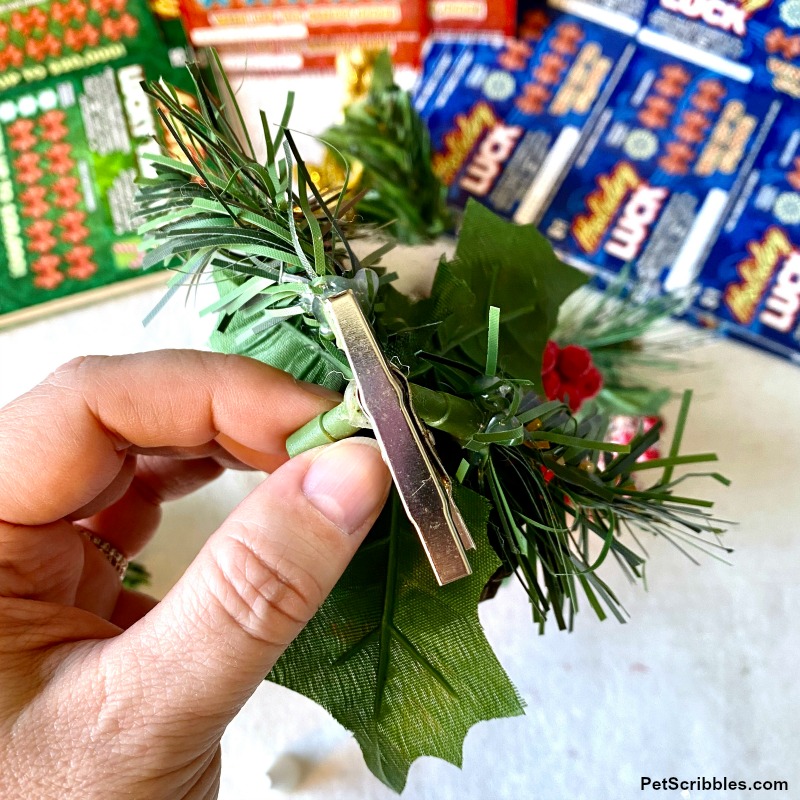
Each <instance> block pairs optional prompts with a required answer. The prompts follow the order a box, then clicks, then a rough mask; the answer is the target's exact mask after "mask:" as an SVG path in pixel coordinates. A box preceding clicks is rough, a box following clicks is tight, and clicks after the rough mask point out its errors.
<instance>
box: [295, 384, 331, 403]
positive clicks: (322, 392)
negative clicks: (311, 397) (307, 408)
mask: <svg viewBox="0 0 800 800" xmlns="http://www.w3.org/2000/svg"><path fill="white" fill-rule="evenodd" d="M296 383H297V385H298V386H299V387H300V388H301V389H304V390H305V391H307V392H309V393H310V394H315V395H316V396H317V397H324V398H325V399H326V400H330V401H331V402H333V403H336V404H337V405H338V404H339V403H341V402H342V396H341V395H340V394H339V392H334V391H333V389H329V388H328V387H327V386H320V385H319V384H318V383H311V382H309V381H296Z"/></svg>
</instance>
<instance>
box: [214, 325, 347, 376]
mask: <svg viewBox="0 0 800 800" xmlns="http://www.w3.org/2000/svg"><path fill="white" fill-rule="evenodd" d="M251 323H252V320H249V319H248V318H247V317H245V316H244V315H242V314H236V315H234V317H233V321H232V322H231V324H230V325H229V326H228V327H227V328H226V329H225V330H224V331H214V333H212V334H211V339H210V341H209V344H210V345H211V349H212V350H216V351H217V352H219V353H236V354H238V355H243V356H249V357H250V358H255V359H257V360H258V361H262V362H263V363H265V364H270V365H271V366H273V367H277V369H282V370H284V372H289V373H291V374H292V375H294V377H295V378H297V379H298V380H301V381H310V382H313V383H318V384H320V385H321V386H326V387H327V388H328V389H333V390H334V391H337V392H338V391H341V390H342V389H343V388H344V385H345V383H346V378H348V377H349V375H350V367H349V366H348V365H347V363H346V362H343V361H342V360H341V359H342V356H341V354H340V353H339V351H338V350H337V349H336V348H335V347H332V348H331V349H330V350H329V349H327V348H325V347H324V345H323V344H322V342H321V341H319V340H317V339H312V338H311V337H309V336H307V335H306V334H305V333H303V331H301V330H299V329H298V328H297V327H295V325H293V324H292V323H290V322H282V323H280V324H279V325H275V327H273V328H269V329H268V330H266V331H263V332H262V333H260V334H254V335H253V336H252V337H251V338H250V339H249V340H248V341H247V342H246V343H245V344H244V345H242V344H241V343H239V342H238V341H237V337H238V334H239V333H240V332H241V331H242V330H244V328H246V327H247V325H249V324H251Z"/></svg>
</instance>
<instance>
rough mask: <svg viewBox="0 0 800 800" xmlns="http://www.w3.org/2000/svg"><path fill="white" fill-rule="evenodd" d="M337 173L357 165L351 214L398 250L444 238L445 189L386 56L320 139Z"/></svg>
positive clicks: (448, 219)
mask: <svg viewBox="0 0 800 800" xmlns="http://www.w3.org/2000/svg"><path fill="white" fill-rule="evenodd" d="M321 138H322V141H323V142H324V143H325V144H326V145H327V146H328V148H329V150H328V157H329V158H330V159H332V160H333V161H334V163H337V164H338V165H339V167H340V169H344V168H345V167H352V166H354V165H357V168H358V169H357V171H358V175H359V181H358V186H359V188H360V189H363V195H362V196H361V198H360V199H359V201H358V203H357V204H356V206H355V208H356V211H357V213H358V215H359V217H360V218H361V219H362V220H363V221H364V222H373V223H375V224H377V225H380V226H382V228H383V229H384V231H385V232H386V233H387V234H389V235H390V236H392V237H394V238H395V239H397V240H398V241H399V242H401V243H403V244H417V243H420V242H426V241H430V240H432V239H435V238H436V237H437V236H440V235H441V234H443V233H446V232H448V231H449V230H450V229H451V226H452V216H451V214H450V212H449V211H448V208H447V202H446V200H447V189H446V187H445V186H444V185H443V184H442V182H441V181H440V180H439V178H437V177H436V175H435V174H434V172H433V167H432V166H431V164H432V157H431V143H430V137H429V135H428V129H427V127H426V126H425V122H424V121H423V120H422V118H421V117H420V116H419V114H418V113H417V112H416V110H415V109H414V105H413V102H412V99H411V95H410V94H409V93H408V92H407V91H405V90H403V89H401V88H400V87H399V86H397V84H396V83H395V82H394V75H393V71H392V62H391V59H390V57H389V53H388V51H386V50H384V51H382V52H381V53H380V54H379V55H378V56H377V58H376V59H375V62H374V64H373V65H372V74H371V78H370V83H369V90H368V91H367V93H366V94H365V96H364V97H360V98H358V99H356V100H354V101H353V102H351V103H350V104H349V105H348V106H347V107H346V108H345V109H344V119H343V120H342V121H341V122H340V123H339V124H337V125H333V126H332V127H330V128H328V129H327V130H326V131H325V133H323V134H322V137H321Z"/></svg>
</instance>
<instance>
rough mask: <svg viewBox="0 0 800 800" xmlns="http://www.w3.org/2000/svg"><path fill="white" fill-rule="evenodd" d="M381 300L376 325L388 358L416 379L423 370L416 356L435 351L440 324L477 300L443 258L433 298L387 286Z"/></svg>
mask: <svg viewBox="0 0 800 800" xmlns="http://www.w3.org/2000/svg"><path fill="white" fill-rule="evenodd" d="M379 300H380V302H381V305H382V311H381V314H380V316H379V317H378V318H377V319H376V322H375V324H376V327H377V329H378V333H379V335H380V337H381V339H382V340H383V342H384V344H385V345H386V350H387V353H388V355H389V356H390V357H394V358H395V359H396V360H397V361H399V362H400V363H401V364H403V365H404V366H406V367H409V368H410V371H409V375H410V376H413V375H415V374H416V372H417V371H418V370H419V369H420V367H419V365H418V364H416V354H417V353H418V352H419V351H420V350H432V349H434V347H433V346H432V342H433V340H434V338H435V337H436V335H437V331H438V329H439V325H440V323H442V322H443V321H444V320H446V319H448V318H449V317H450V316H452V315H453V314H455V313H456V312H457V311H458V309H460V308H463V307H464V306H470V305H472V304H473V303H474V302H475V297H474V295H473V294H472V291H471V290H470V288H469V286H467V284H466V283H464V281H463V280H461V279H460V278H459V277H457V276H456V275H455V274H454V273H453V272H452V270H451V269H450V268H449V267H448V265H447V262H446V261H445V260H444V259H442V260H441V261H440V263H439V267H438V269H437V270H436V275H435V277H434V281H433V286H432V288H431V294H430V296H429V297H426V298H424V299H414V298H410V297H408V295H405V294H402V293H401V292H399V291H397V289H395V288H394V286H392V285H391V284H386V285H385V286H382V287H381V293H380V296H379Z"/></svg>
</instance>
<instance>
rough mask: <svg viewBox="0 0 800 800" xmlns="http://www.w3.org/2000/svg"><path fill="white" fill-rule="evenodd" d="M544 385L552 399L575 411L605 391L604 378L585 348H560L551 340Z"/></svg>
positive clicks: (573, 345) (546, 354)
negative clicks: (601, 390) (602, 390)
mask: <svg viewBox="0 0 800 800" xmlns="http://www.w3.org/2000/svg"><path fill="white" fill-rule="evenodd" d="M542 384H543V385H544V393H545V394H546V395H547V398H548V399H549V400H562V401H563V402H565V403H567V405H568V406H569V408H570V410H571V411H573V412H574V411H577V410H578V409H579V408H580V407H581V406H582V405H583V402H584V401H585V400H589V399H591V398H592V397H594V396H595V395H596V394H597V393H598V392H599V391H600V389H602V388H603V377H602V375H601V374H600V372H599V370H598V369H597V367H595V365H594V364H593V362H592V356H591V353H589V351H588V350H587V349H586V348H585V347H579V346H578V345H575V344H568V345H567V346H566V347H559V346H558V345H557V344H556V343H555V342H554V341H552V340H551V341H549V342H548V343H547V347H545V351H544V359H543V361H542Z"/></svg>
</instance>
